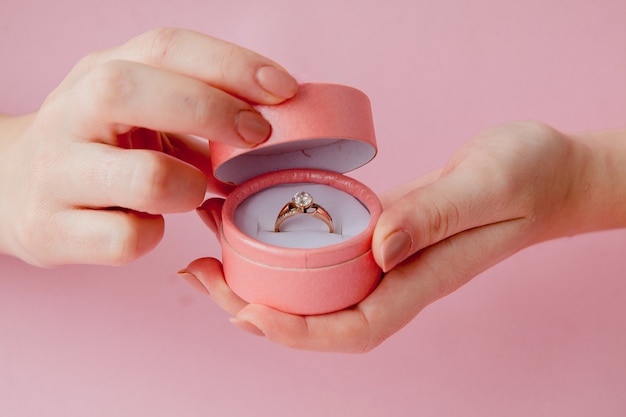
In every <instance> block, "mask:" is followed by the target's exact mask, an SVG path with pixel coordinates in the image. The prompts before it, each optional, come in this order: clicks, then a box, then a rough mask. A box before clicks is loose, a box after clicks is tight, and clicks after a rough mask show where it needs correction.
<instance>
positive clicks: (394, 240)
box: [382, 230, 413, 272]
mask: <svg viewBox="0 0 626 417" xmlns="http://www.w3.org/2000/svg"><path fill="white" fill-rule="evenodd" d="M411 246H413V239H412V238H411V235H409V233H408V232H406V231H404V230H399V231H397V232H393V233H392V234H391V235H389V236H388V237H387V239H385V241H384V242H383V245H382V255H383V256H382V258H383V264H382V268H383V271H384V272H389V271H390V270H391V269H393V268H394V267H395V266H396V265H398V264H399V263H400V262H402V261H403V260H404V259H405V258H406V257H407V255H408V254H409V251H410V250H411Z"/></svg>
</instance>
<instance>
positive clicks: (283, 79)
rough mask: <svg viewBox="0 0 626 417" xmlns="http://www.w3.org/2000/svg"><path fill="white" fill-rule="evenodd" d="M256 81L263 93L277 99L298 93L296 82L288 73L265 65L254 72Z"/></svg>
mask: <svg viewBox="0 0 626 417" xmlns="http://www.w3.org/2000/svg"><path fill="white" fill-rule="evenodd" d="M256 79H257V81H258V83H259V85H260V86H261V88H263V89H264V90H265V91H267V92H268V93H270V94H272V95H273V96H276V97H279V98H290V97H293V96H294V95H295V94H296V93H297V92H298V82H297V81H296V79H295V78H293V77H292V76H291V75H290V74H289V73H288V72H286V71H284V70H282V69H280V68H277V67H274V66H271V65H267V66H264V67H261V68H259V69H258V70H257V72H256Z"/></svg>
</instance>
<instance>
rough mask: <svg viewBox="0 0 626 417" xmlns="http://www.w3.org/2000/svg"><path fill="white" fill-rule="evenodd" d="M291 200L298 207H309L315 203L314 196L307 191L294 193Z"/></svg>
mask: <svg viewBox="0 0 626 417" xmlns="http://www.w3.org/2000/svg"><path fill="white" fill-rule="evenodd" d="M291 201H292V202H293V204H295V206H296V207H300V208H308V207H311V204H313V196H312V195H311V194H309V193H307V192H306V191H301V192H299V193H297V194H296V195H294V196H293V198H292V199H291Z"/></svg>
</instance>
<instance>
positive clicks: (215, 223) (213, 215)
mask: <svg viewBox="0 0 626 417" xmlns="http://www.w3.org/2000/svg"><path fill="white" fill-rule="evenodd" d="M223 206H224V200H223V199H221V198H210V199H208V200H206V201H205V202H204V203H202V205H201V206H200V207H198V208H197V209H196V212H197V213H198V216H200V219H202V221H203V222H204V224H206V225H207V227H208V228H209V229H211V231H212V232H213V233H215V234H216V235H219V231H220V229H221V228H222V207H223Z"/></svg>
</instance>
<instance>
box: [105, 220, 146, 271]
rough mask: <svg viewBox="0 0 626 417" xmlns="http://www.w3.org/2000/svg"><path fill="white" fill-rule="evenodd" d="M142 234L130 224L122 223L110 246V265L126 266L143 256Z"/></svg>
mask: <svg viewBox="0 0 626 417" xmlns="http://www.w3.org/2000/svg"><path fill="white" fill-rule="evenodd" d="M140 240H141V239H140V234H139V232H138V229H137V227H135V226H134V225H133V224H131V223H130V222H120V223H119V224H118V225H117V228H116V229H115V233H114V234H113V236H112V238H111V243H110V246H109V263H110V264H111V265H126V264H128V263H129V262H131V261H133V260H134V259H136V258H138V257H139V256H140V255H141V251H140Z"/></svg>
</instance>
